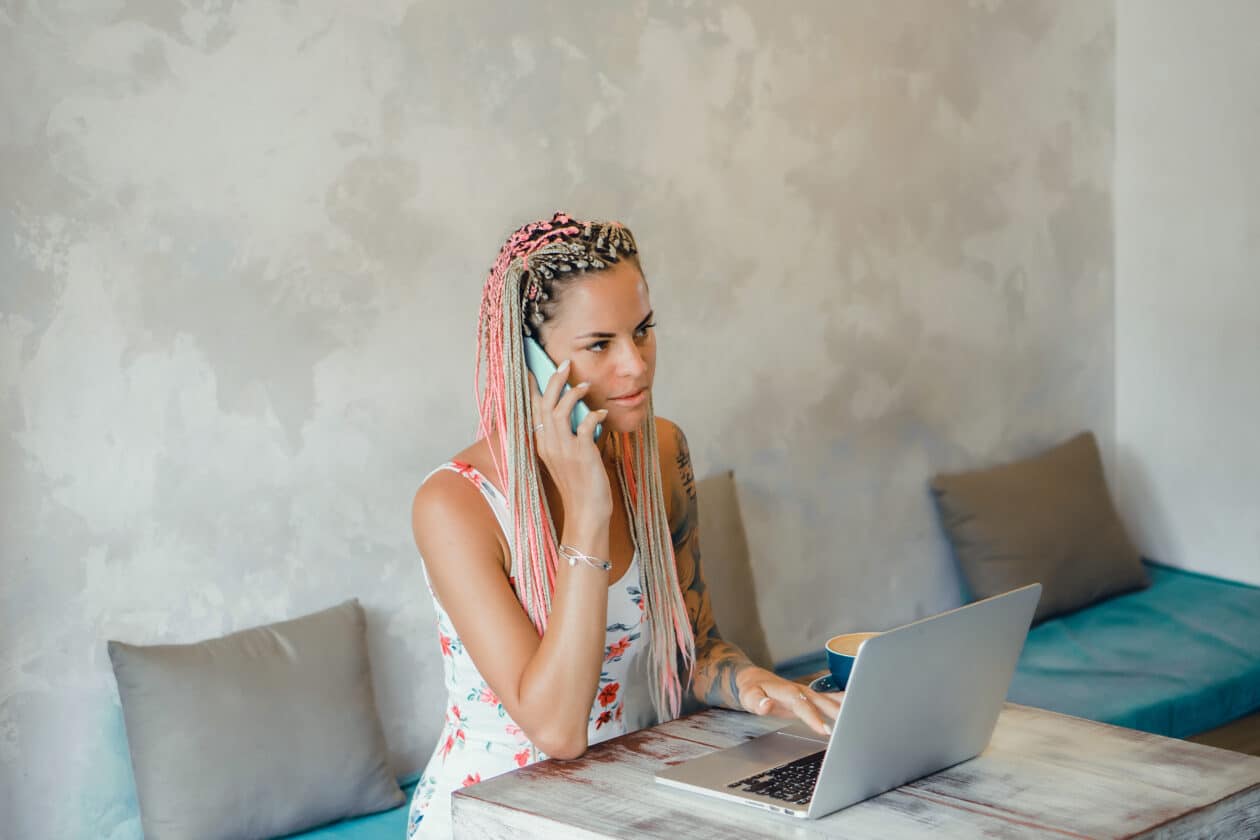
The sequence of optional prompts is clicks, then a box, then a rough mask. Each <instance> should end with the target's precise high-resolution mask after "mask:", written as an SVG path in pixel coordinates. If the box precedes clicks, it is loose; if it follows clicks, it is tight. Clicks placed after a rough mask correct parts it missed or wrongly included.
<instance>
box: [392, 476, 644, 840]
mask: <svg viewBox="0 0 1260 840" xmlns="http://www.w3.org/2000/svg"><path fill="white" fill-rule="evenodd" d="M443 469H446V470H452V471H454V472H458V473H459V474H460V475H462V476H464V477H465V478H467V479H468V480H469V481H471V482H472V483H473V484H475V485H476V486H477V488H478V489H479V490H480V491H481V494H482V496H483V497H484V498H485V500H486V501H487V502H488V503H489V504H490V507H491V508H492V509H493V510H494V514H495V517H496V518H497V519H498V521H499V526H500V527H501V528H502V529H503V533H504V534H506V535H509V536H510V535H511V533H512V532H511V519H510V517H509V515H508V504H507V499H506V498H504V496H503V494H502V493H500V492H499V490H498V489H497V488H496V487H495V486H494V485H493V484H491V483H490V481H489V480H487V479H486V477H485V475H483V474H482V473H481V472H480V471H478V470H477V469H476V468H475V467H473V466H472V465H470V464H465V463H463V462H460V461H448V462H447V463H445V464H443V465H442V466H440V467H438V469H437V470H434V472H437V471H438V470H443ZM430 475H432V473H430ZM426 479H427V476H426ZM516 568H517V563H516V558H515V557H513V558H512V571H513V576H512V577H511V578H509V579H510V580H511V581H512V582H513V585H515V571H516ZM425 584H426V586H428V589H429V595H430V596H432V597H433V607H434V610H435V612H436V613H437V632H438V644H439V645H440V647H441V651H442V670H443V676H444V680H445V683H446V692H447V701H446V713H445V715H446V719H445V725H444V726H443V727H442V732H441V734H440V736H439V737H438V742H437V746H436V748H435V749H434V751H433V755H432V757H431V758H430V759H429V762H428V764H427V765H426V766H425V768H424V772H423V773H422V774H421V776H420V781H419V783H418V784H417V785H416V791H415V794H414V795H413V796H412V799H411V811H410V816H409V819H408V821H407V838H408V840H411V839H412V838H422V837H424V838H427V837H442V838H446V837H450V835H451V792H452V791H454V790H457V789H459V788H461V787H467V786H469V785H474V784H476V783H477V782H480V781H482V780H484V779H489V778H491V777H492V776H497V775H499V774H500V773H506V772H508V771H509V770H515V769H516V768H518V767H524V766H525V765H527V764H533V763H534V762H536V761H541V760H543V759H545V758H546V757H547V756H546V755H544V754H543V753H542V752H541V751H540V750H539V749H538V748H537V747H535V746H534V745H533V744H531V743H530V741H529V739H528V738H527V737H526V735H525V733H524V731H522V730H521V728H520V727H519V726H517V725H516V723H515V722H513V720H512V718H511V717H509V716H508V713H507V711H506V710H505V709H504V708H503V704H502V703H500V702H499V698H498V697H496V696H495V693H494V691H492V690H491V688H490V686H489V685H487V684H486V681H485V680H484V679H482V677H481V674H480V673H478V671H477V666H476V665H474V664H473V661H472V659H471V658H470V657H469V655H468V653H467V652H466V651H465V650H464V646H463V644H462V643H461V642H460V640H459V636H458V634H456V632H455V628H454V627H453V626H452V625H451V620H450V617H449V616H448V615H447V614H446V611H445V610H444V609H442V605H441V604H440V603H439V602H438V600H437V597H436V596H435V595H434V594H433V587H432V585H431V584H429V579H428V572H427V571H426V572H425ZM645 630H646V628H645V626H644V615H643V591H642V588H641V584H640V582H639V555H638V553H637V552H636V553H635V556H634V558H633V559H632V560H631V562H630V567H629V568H628V569H627V570H626V573H625V574H624V575H623V576H622V577H621V579H620V580H618V581H616V582H615V583H613V584H612V585H611V586H609V587H608V626H607V630H606V631H605V641H604V665H603V670H602V671H601V673H600V675H599V691H598V692H597V693H596V695H595V701H594V703H592V704H591V714H590V718H589V723H588V725H587V740H588V743H590V744H596V743H598V742H600V741H605V740H607V739H609V738H613V737H616V736H618V735H624V734H625V733H626V732H629V731H632V730H633V729H637V728H639V726H641V725H646V722H644V721H639V720H636V716H635V714H634V713H631V714H627V713H626V706H627V694H628V693H629V692H627V690H626V688H627V683H628V682H632V681H634V680H635V678H636V676H637V675H638V674H640V673H643V668H644V667H645V665H646V659H647V657H646V650H647V644H648V636H647V634H646V633H645ZM628 678H629V679H628Z"/></svg>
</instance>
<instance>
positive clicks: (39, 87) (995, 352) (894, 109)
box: [0, 0, 1114, 838]
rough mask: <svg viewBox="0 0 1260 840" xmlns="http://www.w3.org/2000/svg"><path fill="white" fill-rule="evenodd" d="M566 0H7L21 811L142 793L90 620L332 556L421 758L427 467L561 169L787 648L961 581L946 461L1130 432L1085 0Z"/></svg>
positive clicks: (29, 822)
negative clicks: (496, 264) (644, 300)
mask: <svg viewBox="0 0 1260 840" xmlns="http://www.w3.org/2000/svg"><path fill="white" fill-rule="evenodd" d="M561 6H564V7H565V8H567V10H568V12H567V13H566V14H557V13H555V12H554V10H555V9H558V8H561ZM531 8H541V7H532V6H531ZM546 8H547V9H549V10H553V11H549V12H548V13H547V14H546V15H542V14H541V13H539V12H537V11H533V12H528V11H524V10H522V9H520V8H518V7H517V5H516V4H508V3H502V2H491V0H475V1H474V2H465V3H461V4H459V5H458V9H456V8H454V7H453V6H450V5H446V4H439V3H408V2H382V3H369V4H357V5H355V6H353V7H351V6H347V5H346V4H344V3H334V2H324V3H316V2H297V3H288V4H278V3H255V4H241V5H234V4H231V3H222V4H219V3H215V4H206V5H205V6H196V5H193V4H176V3H172V2H167V0H129V2H123V1H122V0H120V1H119V2H114V3H110V2H102V3H94V4H86V3H80V4H71V3H55V2H49V3H43V4H39V5H31V4H27V3H23V2H18V3H16V4H14V3H12V2H10V3H7V4H5V5H4V6H3V7H0V97H2V98H0V196H3V198H2V203H0V279H2V282H3V285H2V286H0V412H2V413H3V434H0V475H2V477H0V515H2V516H3V536H2V537H0V557H2V563H3V566H2V571H3V587H2V588H0V634H2V635H0V768H2V770H3V772H2V774H0V813H2V814H3V818H4V820H5V821H6V822H7V826H6V828H7V829H8V830H9V831H10V832H11V836H18V837H28V836H50V837H114V838H133V837H136V836H138V832H139V826H138V821H137V819H136V816H135V813H134V801H133V799H132V794H131V793H130V790H129V788H130V780H129V771H128V763H127V757H126V751H125V741H124V740H123V734H122V729H121V718H120V715H119V710H118V706H117V702H118V701H117V695H116V691H115V688H114V684H113V678H112V675H111V673H110V671H109V667H108V662H107V659H106V654H105V645H104V641H105V639H107V638H120V639H125V640H128V641H132V642H154V641H158V640H163V641H191V640H195V639H199V638H204V637H206V636H210V635H216V634H219V633H222V632H225V631H229V630H232V629H236V628H240V627H244V626H248V625H252V624H255V623H258V622H262V621H267V620H272V619H277V618H281V617H285V616H291V615H295V614H298V613H302V612H306V611H310V610H313V609H317V608H321V607H324V606H327V605H329V604H332V603H335V602H337V601H338V600H340V599H343V598H345V597H348V596H352V595H357V596H359V597H360V598H361V599H362V600H363V601H364V603H365V605H366V606H367V608H368V610H369V617H370V623H371V628H372V654H373V657H374V659H373V662H374V667H375V670H376V680H377V686H378V691H379V695H378V696H379V702H380V707H381V713H382V715H383V717H384V719H385V723H386V729H387V736H388V738H389V741H390V745H391V749H392V751H393V758H394V761H395V765H396V768H397V769H398V770H399V771H400V772H402V771H409V770H414V769H416V768H417V767H418V765H419V763H420V762H421V761H422V759H423V758H424V757H425V756H426V754H427V751H428V749H429V748H430V747H431V743H432V739H433V737H434V736H435V733H436V731H437V729H438V727H439V717H438V716H439V713H440V712H439V708H440V707H439V690H440V678H439V673H438V671H437V670H436V669H437V665H438V661H437V657H436V655H435V647H434V641H433V639H432V638H431V636H430V626H431V619H432V612H431V607H430V604H429V601H428V596H427V595H426V594H425V592H424V590H423V586H422V580H421V575H420V571H419V569H418V565H417V562H416V554H415V550H414V548H413V546H412V542H411V536H410V533H409V528H408V506H409V502H410V499H411V495H412V492H413V491H414V489H415V487H416V485H417V483H418V481H419V480H420V478H421V477H422V475H423V474H424V472H425V471H426V470H427V469H429V468H430V467H432V466H433V465H435V464H436V463H437V462H439V461H440V460H442V459H443V458H444V457H446V456H447V455H449V454H450V453H452V452H453V451H455V450H457V449H458V448H460V447H461V446H463V445H464V444H466V443H467V442H469V441H470V440H471V436H472V431H473V429H474V406H473V400H472V387H471V377H472V370H473V348H474V327H475V318H476V307H477V301H478V295H479V289H480V284H481V281H482V278H483V275H484V272H485V270H486V269H487V268H488V266H489V265H490V263H491V261H492V260H493V257H494V253H495V251H496V249H497V247H498V245H499V244H500V243H501V241H502V240H503V238H504V237H505V236H506V235H507V233H508V232H509V231H510V229H511V228H512V227H514V226H515V225H516V224H518V223H520V222H523V221H525V220H528V219H530V218H534V217H537V216H540V215H545V214H547V213H549V212H550V211H552V210H553V209H557V208H560V209H566V210H568V211H570V212H572V213H575V214H578V215H581V216H592V217H616V218H620V219H622V220H624V221H625V222H627V223H628V224H629V225H630V226H631V227H632V228H633V229H634V230H635V232H636V234H637V235H638V237H639V240H640V242H641V244H642V247H643V249H644V264H645V268H646V271H647V273H648V276H649V280H650V282H651V285H652V289H653V294H654V303H655V305H656V308H657V310H658V312H659V315H660V319H659V320H660V325H661V327H660V344H661V350H660V364H659V372H658V388H657V398H656V399H657V405H658V407H659V410H660V411H661V413H662V414H664V415H666V416H669V417H672V418H673V419H675V420H676V421H678V422H679V423H680V424H681V425H682V426H683V427H684V428H685V429H686V430H687V432H688V434H689V436H690V439H691V442H692V448H693V451H694V454H695V458H696V461H697V467H698V472H699V473H700V474H705V473H708V472H712V471H714V470H717V469H719V468H726V467H732V468H734V469H735V470H736V473H737V477H738V480H739V482H740V486H741V496H742V504H743V508H744V514H745V517H746V524H747V531H748V537H749V542H750V545H751V549H752V553H753V571H754V575H755V578H756V584H757V587H758V590H759V593H760V599H761V604H762V617H763V619H764V621H765V624H766V630H767V634H768V637H769V643H770V647H771V649H772V652H773V654H774V655H775V657H776V658H779V659H783V658H787V657H791V656H795V655H799V654H802V653H805V652H809V651H813V650H815V649H816V648H818V646H819V645H820V644H821V640H822V639H823V638H824V637H825V636H826V635H829V634H831V633H835V632H842V631H846V630H858V629H871V628H875V629H878V628H882V627H887V626H890V625H893V624H896V623H900V622H903V621H906V620H910V619H914V618H916V617H919V616H922V615H924V614H927V613H930V612H933V611H936V610H940V609H943V608H947V607H950V606H953V605H955V604H956V603H957V600H958V588H957V583H956V578H955V573H954V570H953V568H952V566H951V564H950V561H949V558H948V555H947V552H946V551H945V549H944V546H943V544H942V542H941V540H940V537H939V535H938V533H937V531H936V526H935V521H934V518H933V516H932V514H931V510H930V507H929V503H928V498H927V495H926V491H925V480H926V478H927V477H928V475H929V474H930V473H932V472H933V471H935V470H937V469H942V468H954V467H960V466H964V465H973V464H976V463H980V462H989V461H992V460H995V459H999V458H1004V457H1009V456H1013V455H1017V454H1023V453H1025V452H1028V451H1031V450H1032V449H1035V448H1036V447H1038V446H1040V445H1042V444H1045V443H1048V442H1051V441H1053V440H1056V439H1058V438H1061V437H1064V436H1066V435H1068V434H1069V433H1071V432H1073V431H1075V430H1077V429H1079V428H1082V427H1092V428H1094V429H1095V430H1097V431H1098V432H1099V433H1100V435H1101V436H1102V439H1103V443H1104V446H1106V445H1107V444H1108V442H1109V440H1110V431H1111V426H1112V361H1113V350H1112V341H1113V333H1112V318H1113V306H1112V286H1113V284H1112V269H1111V263H1112V244H1111V243H1112V237H1111V195H1110V187H1109V182H1110V173H1111V157H1112V117H1113V103H1112V89H1113V84H1112V70H1113V61H1114V33H1113V13H1112V10H1111V5H1110V4H1109V3H1097V2H1094V0H1078V1H1077V2H1062V0H1041V1H1040V2H1029V1H1027V0H1025V1H1023V2H1017V3H1016V2H1011V3H1004V2H1000V0H989V1H988V2H966V3H964V2H961V0H959V1H958V2H927V0H923V2H885V0H880V2H875V0H870V2H833V0H826V2H814V3H795V4H789V5H787V6H784V5H783V4H768V3H766V4H753V3H748V4H745V5H742V6H741V5H737V4H725V3H705V2H696V3H691V2H689V3H664V2H662V3H636V4H618V5H616V6H613V5H611V4H592V3H567V4H549V5H548V6H547V7H546ZM351 9H353V10H351ZM708 563H709V570H710V571H709V573H710V574H720V563H721V560H720V558H715V557H710V558H708ZM6 836H10V835H6Z"/></svg>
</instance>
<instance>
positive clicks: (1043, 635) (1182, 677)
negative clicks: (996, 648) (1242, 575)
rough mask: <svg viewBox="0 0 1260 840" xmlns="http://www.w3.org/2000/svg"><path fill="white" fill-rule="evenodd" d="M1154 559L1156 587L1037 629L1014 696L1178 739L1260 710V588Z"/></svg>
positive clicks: (1149, 566)
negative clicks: (1189, 570)
mask: <svg viewBox="0 0 1260 840" xmlns="http://www.w3.org/2000/svg"><path fill="white" fill-rule="evenodd" d="M1146 565H1147V570H1148V571H1149V572H1150V576H1151V585H1150V587H1149V588H1147V589H1144V590H1141V591H1139V592H1131V593H1128V594H1126V595H1120V596H1117V597H1114V598H1110V599H1108V600H1106V601H1103V602H1102V603H1098V604H1094V605H1093V606H1090V607H1087V608H1085V609H1083V610H1080V611H1078V612H1075V613H1071V614H1068V615H1064V616H1060V617H1057V618H1052V619H1050V620H1048V621H1046V622H1044V623H1042V624H1039V625H1037V626H1036V627H1034V628H1033V629H1032V630H1031V631H1030V632H1029V634H1028V640H1027V641H1026V642H1025V644H1024V652H1023V654H1022V655H1021V656H1020V660H1019V665H1018V666H1017V668H1016V670H1015V677H1014V679H1013V680H1012V682H1011V688H1010V691H1009V692H1008V694H1007V699H1009V700H1011V701H1012V702H1015V703H1022V704H1024V705H1028V706H1037V707H1039V708H1043V709H1050V710H1052V711H1055V712H1062V713H1064V714H1069V715H1075V716H1077V717H1083V718H1089V719H1091V720H1097V721H1102V722H1103V723H1111V724H1115V725H1116V726H1125V727H1129V728H1131V729H1140V730H1142V731H1144V732H1153V733H1155V734H1158V735H1167V736H1169V737H1173V738H1185V737H1187V736H1190V735H1195V734H1198V733H1200V732H1204V731H1206V730H1208V729H1213V728H1215V727H1217V726H1221V725H1223V724H1225V723H1228V722H1230V721H1232V720H1235V719H1237V718H1239V717H1242V716H1244V715H1247V714H1250V713H1252V712H1254V711H1256V710H1257V709H1260V588H1257V587H1254V586H1246V585H1244V584H1240V583H1234V582H1232V581H1227V580H1221V579H1219V578H1213V577H1208V576H1206V575H1200V574H1195V573H1193V572H1185V571H1181V570H1178V569H1173V568H1171V567H1168V566H1161V565H1159V564H1156V563H1150V562H1149V561H1147V564H1146Z"/></svg>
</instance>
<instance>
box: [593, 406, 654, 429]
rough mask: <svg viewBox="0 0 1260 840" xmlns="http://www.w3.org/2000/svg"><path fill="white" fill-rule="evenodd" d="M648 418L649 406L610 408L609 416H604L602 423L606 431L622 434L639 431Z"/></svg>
mask: <svg viewBox="0 0 1260 840" xmlns="http://www.w3.org/2000/svg"><path fill="white" fill-rule="evenodd" d="M646 419H647V407H646V406H643V407H641V408H632V409H623V410H620V411H617V410H615V409H610V410H609V412H608V416H607V417H605V418H604V422H603V423H602V424H601V425H602V426H603V427H604V431H611V432H616V433H618V434H621V433H623V432H637V431H639V429H641V428H642V427H643V421H644V420H646Z"/></svg>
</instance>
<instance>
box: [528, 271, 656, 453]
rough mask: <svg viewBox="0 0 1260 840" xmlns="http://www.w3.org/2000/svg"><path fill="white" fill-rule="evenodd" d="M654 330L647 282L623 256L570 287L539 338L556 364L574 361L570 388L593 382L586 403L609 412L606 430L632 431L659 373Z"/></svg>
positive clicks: (644, 411)
mask: <svg viewBox="0 0 1260 840" xmlns="http://www.w3.org/2000/svg"><path fill="white" fill-rule="evenodd" d="M654 326H655V319H654V317H653V315H652V304H651V302H650V300H649V299H648V288H647V282H646V281H645V280H644V279H643V274H642V273H641V272H640V271H639V266H638V264H637V262H636V261H635V260H633V259H625V258H623V259H621V260H619V261H618V262H616V263H613V264H612V265H611V266H609V267H608V268H605V269H602V270H600V271H593V272H590V273H589V274H586V275H584V276H582V277H579V278H578V279H576V280H574V281H573V282H571V283H569V284H568V285H566V286H565V287H564V290H563V291H562V292H560V296H559V300H558V305H557V307H556V312H555V315H554V317H552V318H551V320H549V321H547V322H546V323H544V324H543V325H542V329H541V331H540V332H541V336H540V337H541V339H542V345H543V349H544V350H546V351H547V355H548V356H550V357H551V358H552V360H553V361H554V362H555V363H556V364H560V363H562V362H563V361H564V360H565V359H569V360H571V362H572V365H571V367H570V369H569V384H570V385H576V384H578V383H579V382H590V383H591V387H590V389H589V390H588V391H587V392H586V396H585V397H584V398H583V401H584V402H585V403H586V406H587V408H589V409H590V410H591V411H596V410H598V409H601V408H606V409H608V417H607V418H605V419H604V421H603V423H604V427H605V429H611V430H613V431H615V432H633V431H636V430H638V428H639V426H640V425H641V424H642V423H643V420H644V418H645V417H647V411H648V396H649V394H650V393H651V388H652V379H653V377H654V376H655V375H656V332H655V330H654V329H653V327H654ZM541 384H542V386H543V387H546V385H547V383H545V382H543V383H541Z"/></svg>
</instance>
